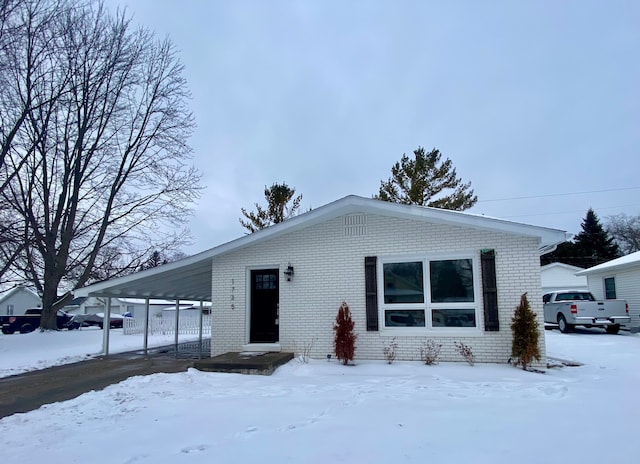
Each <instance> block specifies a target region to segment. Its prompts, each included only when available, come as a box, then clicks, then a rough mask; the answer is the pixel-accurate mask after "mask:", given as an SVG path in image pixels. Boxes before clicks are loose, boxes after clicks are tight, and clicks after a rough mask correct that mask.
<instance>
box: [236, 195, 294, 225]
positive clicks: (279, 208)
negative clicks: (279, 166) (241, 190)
mask: <svg viewBox="0 0 640 464" xmlns="http://www.w3.org/2000/svg"><path fill="white" fill-rule="evenodd" d="M295 193H296V189H295V188H291V187H289V186H288V185H287V184H285V183H282V184H277V183H276V184H273V185H272V186H271V187H265V188H264V198H265V200H267V208H266V209H265V208H263V207H262V206H260V205H259V204H258V203H256V204H255V206H256V211H255V212H253V211H251V212H248V211H247V210H246V209H244V208H240V211H241V212H242V215H243V216H244V217H245V218H247V219H248V221H243V220H242V218H240V224H242V227H244V228H245V229H247V230H248V231H249V232H251V233H253V232H257V231H258V230H261V229H264V228H265V227H269V226H270V225H273V224H278V223H280V222H283V221H286V220H287V219H289V218H290V217H292V216H294V215H295V214H296V211H297V210H298V208H299V207H300V202H301V201H302V195H298V196H297V197H295V198H294V197H293V196H294V195H295ZM289 202H291V204H289Z"/></svg>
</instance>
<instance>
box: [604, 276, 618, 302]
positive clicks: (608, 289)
mask: <svg viewBox="0 0 640 464" xmlns="http://www.w3.org/2000/svg"><path fill="white" fill-rule="evenodd" d="M604 294H605V295H604V297H605V298H606V299H607V300H615V299H616V280H615V279H614V278H613V277H607V278H606V279H604Z"/></svg>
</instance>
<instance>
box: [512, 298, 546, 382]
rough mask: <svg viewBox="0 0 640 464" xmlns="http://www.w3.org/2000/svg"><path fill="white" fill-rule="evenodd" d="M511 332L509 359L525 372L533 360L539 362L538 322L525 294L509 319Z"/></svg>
mask: <svg viewBox="0 0 640 464" xmlns="http://www.w3.org/2000/svg"><path fill="white" fill-rule="evenodd" d="M511 331H512V332H513V343H512V345H511V359H512V360H514V362H515V364H516V365H518V364H520V365H522V368H523V369H525V370H526V369H527V366H528V365H530V364H531V363H532V362H533V360H534V359H535V360H537V361H539V360H540V347H539V346H538V338H539V336H540V334H539V332H538V321H537V320H536V313H534V312H533V311H532V310H531V306H530V305H529V300H528V299H527V294H526V293H523V294H522V296H521V297H520V304H519V305H518V306H517V307H516V310H515V313H514V314H513V318H512V319H511Z"/></svg>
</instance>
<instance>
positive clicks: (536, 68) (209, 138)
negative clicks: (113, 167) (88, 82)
mask: <svg viewBox="0 0 640 464" xmlns="http://www.w3.org/2000/svg"><path fill="white" fill-rule="evenodd" d="M107 5H109V6H110V8H113V7H114V6H118V5H119V6H126V8H127V10H128V12H129V13H130V14H132V15H133V16H134V20H135V21H136V22H137V23H140V24H141V25H143V26H145V27H147V28H149V29H151V30H153V31H154V32H155V33H156V34H157V35H158V36H159V37H160V38H164V37H165V36H168V37H170V38H171V40H172V41H173V43H174V44H175V46H176V48H177V49H178V50H179V52H180V57H181V59H182V61H183V63H184V65H185V77H186V78H187V80H188V82H189V87H190V89H191V92H192V94H193V100H192V102H191V105H192V109H193V113H194V115H195V118H196V122H197V126H198V127H197V129H196V131H195V133H194V135H193V137H192V139H191V145H192V147H193V149H194V153H195V160H194V162H195V165H196V167H198V168H199V169H200V170H201V171H202V172H203V184H205V185H206V189H205V190H204V193H203V196H202V199H201V200H200V202H199V204H198V205H197V207H196V210H195V216H194V218H193V219H191V221H190V223H189V227H190V228H191V231H192V233H193V236H194V245H193V246H192V247H189V249H188V250H185V251H187V252H188V253H190V254H191V253H194V252H197V251H203V250H205V249H207V248H210V247H213V246H216V245H219V244H221V243H223V242H226V241H229V240H232V239H235V238H238V237H240V236H242V235H243V234H244V232H245V230H244V229H243V228H242V226H241V225H240V223H239V222H238V218H239V217H240V215H241V214H240V208H241V207H246V208H249V209H253V203H255V202H259V203H260V204H264V196H263V190H264V187H265V186H269V185H271V184H273V183H274V182H286V183H288V184H289V186H292V187H295V189H296V192H297V193H301V194H302V195H303V202H302V203H303V206H302V209H303V210H306V209H308V208H309V207H314V208H315V207H318V206H322V205H324V204H326V203H329V202H331V201H334V200H336V199H339V198H341V197H343V196H345V195H349V194H356V195H361V196H364V197H370V196H372V195H373V194H375V193H377V192H378V188H379V186H380V181H381V180H382V179H386V178H388V177H389V175H390V169H391V166H392V165H393V164H394V163H395V162H396V161H398V160H399V159H400V157H401V156H402V154H403V153H407V154H410V153H411V152H412V151H413V150H414V149H415V148H416V147H418V146H424V147H425V148H426V149H428V150H430V149H432V148H434V147H435V148H438V149H439V150H440V151H441V152H442V154H443V156H444V157H448V158H450V159H451V160H452V162H453V164H454V166H455V167H456V169H457V173H458V175H459V177H461V178H462V179H463V180H464V181H470V182H471V183H472V187H473V189H474V190H475V193H476V194H477V196H478V199H479V201H478V203H477V205H476V206H474V207H473V208H472V209H471V210H470V211H471V212H473V213H478V214H486V215H490V216H495V217H499V218H502V219H508V220H513V221H517V222H524V223H528V224H534V225H540V226H546V227H553V228H557V229H562V230H566V231H568V232H570V233H578V232H579V231H580V223H581V221H582V219H583V218H584V216H585V213H586V211H587V209H588V208H589V207H592V208H594V210H595V212H596V213H597V214H598V216H599V217H600V218H601V220H602V221H603V222H605V221H606V218H607V217H608V216H611V215H614V214H618V213H627V214H632V215H638V214H640V179H639V176H640V26H639V24H640V2H638V1H635V0H631V1H606V2H605V1H584V0H579V1H560V2H559V1H555V0H554V1H528V2H524V1H523V2H514V1H491V2H488V1H471V0H470V1H446V2H445V1H440V2H435V1H433V2H423V1H384V2H383V1H322V2H321V1H313V2H311V1H237V0H234V1H231V0H229V1H205V0H200V1H195V0H193V1H178V0H109V1H108V3H107ZM585 192H588V193H585Z"/></svg>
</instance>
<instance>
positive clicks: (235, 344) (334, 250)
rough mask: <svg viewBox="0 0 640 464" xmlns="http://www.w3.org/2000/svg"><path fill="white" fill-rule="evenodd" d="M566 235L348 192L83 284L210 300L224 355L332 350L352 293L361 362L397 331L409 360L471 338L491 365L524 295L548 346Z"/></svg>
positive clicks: (503, 351)
mask: <svg viewBox="0 0 640 464" xmlns="http://www.w3.org/2000/svg"><path fill="white" fill-rule="evenodd" d="M564 240H565V233H564V232H563V231H559V230H555V229H548V228H542V227H535V226H530V225H525V224H519V223H514V222H508V221H502V220H499V219H493V218H487V217H484V216H477V215H472V214H467V213H461V212H455V211H446V210H440V209H434V208H423V207H418V206H408V205H399V204H394V203H387V202H382V201H377V200H372V199H366V198H361V197H357V196H348V197H345V198H342V199H340V200H337V201H335V202H333V203H330V204H328V205H325V206H323V207H320V208H317V209H315V210H313V211H310V212H308V213H305V214H302V215H300V216H297V217H294V218H292V219H289V220H287V221H285V222H283V223H281V224H277V225H275V226H272V227H269V228H267V229H264V230H261V231H259V232H256V233H254V234H250V235H246V236H244V237H241V238H239V239H237V240H235V241H232V242H229V243H226V244H223V245H220V246H219V247H216V248H213V249H211V250H208V251H205V252H203V253H200V254H199V255H195V256H192V257H189V258H186V259H184V260H181V261H177V262H174V263H169V264H167V265H165V266H160V267H159V268H156V269H152V270H147V271H142V272H140V273H138V274H134V275H132V276H127V277H123V278H120V279H115V280H113V281H110V282H104V283H100V284H95V285H93V286H90V287H87V288H85V289H81V292H82V295H94V296H95V295H107V294H108V295H110V296H128V297H138V298H139V297H141V296H146V297H155V298H168V299H173V298H176V297H178V298H190V299H199V298H202V299H210V301H211V303H212V325H213V327H212V342H211V346H212V354H213V355H217V354H221V353H225V352H229V351H244V350H251V349H253V350H262V351H267V350H283V351H298V350H299V349H300V348H301V347H302V346H303V345H305V344H308V343H310V342H311V341H313V348H312V351H311V356H312V357H319V358H325V357H326V355H327V354H331V353H333V346H332V345H333V323H334V321H335V317H336V314H337V311H338V307H339V306H340V304H341V303H342V301H346V302H347V304H348V305H349V307H350V309H351V312H352V316H353V319H354V322H355V331H356V333H357V334H358V339H357V342H356V360H357V359H383V352H382V350H383V346H384V344H385V343H388V342H389V341H390V340H392V339H393V338H394V337H395V339H396V343H397V344H398V345H399V350H398V359H405V360H415V359H419V356H420V346H421V344H422V343H423V342H424V341H425V340H427V339H433V340H435V341H437V342H438V343H441V344H442V345H443V347H442V352H441V356H440V359H441V360H443V361H446V360H452V361H453V360H460V359H461V358H460V357H459V355H457V353H455V351H454V344H453V343H454V341H461V342H464V343H465V344H467V345H470V346H471V347H472V349H473V352H474V355H475V357H476V359H477V360H478V361H480V362H506V361H507V360H508V358H509V357H510V354H511V339H512V334H511V329H510V323H511V317H512V315H513V311H514V310H515V308H516V306H517V305H518V303H519V301H520V295H521V294H522V293H525V292H527V293H529V294H530V295H532V297H531V298H530V299H529V301H530V303H531V306H532V308H533V309H534V311H536V313H537V314H538V315H539V322H540V335H541V337H540V340H541V345H542V346H541V349H542V352H543V353H544V330H543V324H542V306H541V301H540V298H538V296H539V295H540V294H541V283H540V254H541V253H545V252H548V251H551V250H552V249H554V248H555V245H556V244H558V243H561V242H563V241H564ZM180 273H183V274H184V275H185V276H186V277H185V278H184V279H181V280H180V279H178V275H179V274H180ZM187 277H188V278H187ZM171 279H173V281H174V282H175V284H174V288H173V289H171V288H170V287H171V286H170V285H169V282H170V281H171ZM207 279H208V285H209V289H208V290H207V289H204V288H203V287H205V286H206V284H205V282H206V281H207ZM179 286H183V289H182V290H181V291H180V290H179V288H178V287H179Z"/></svg>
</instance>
